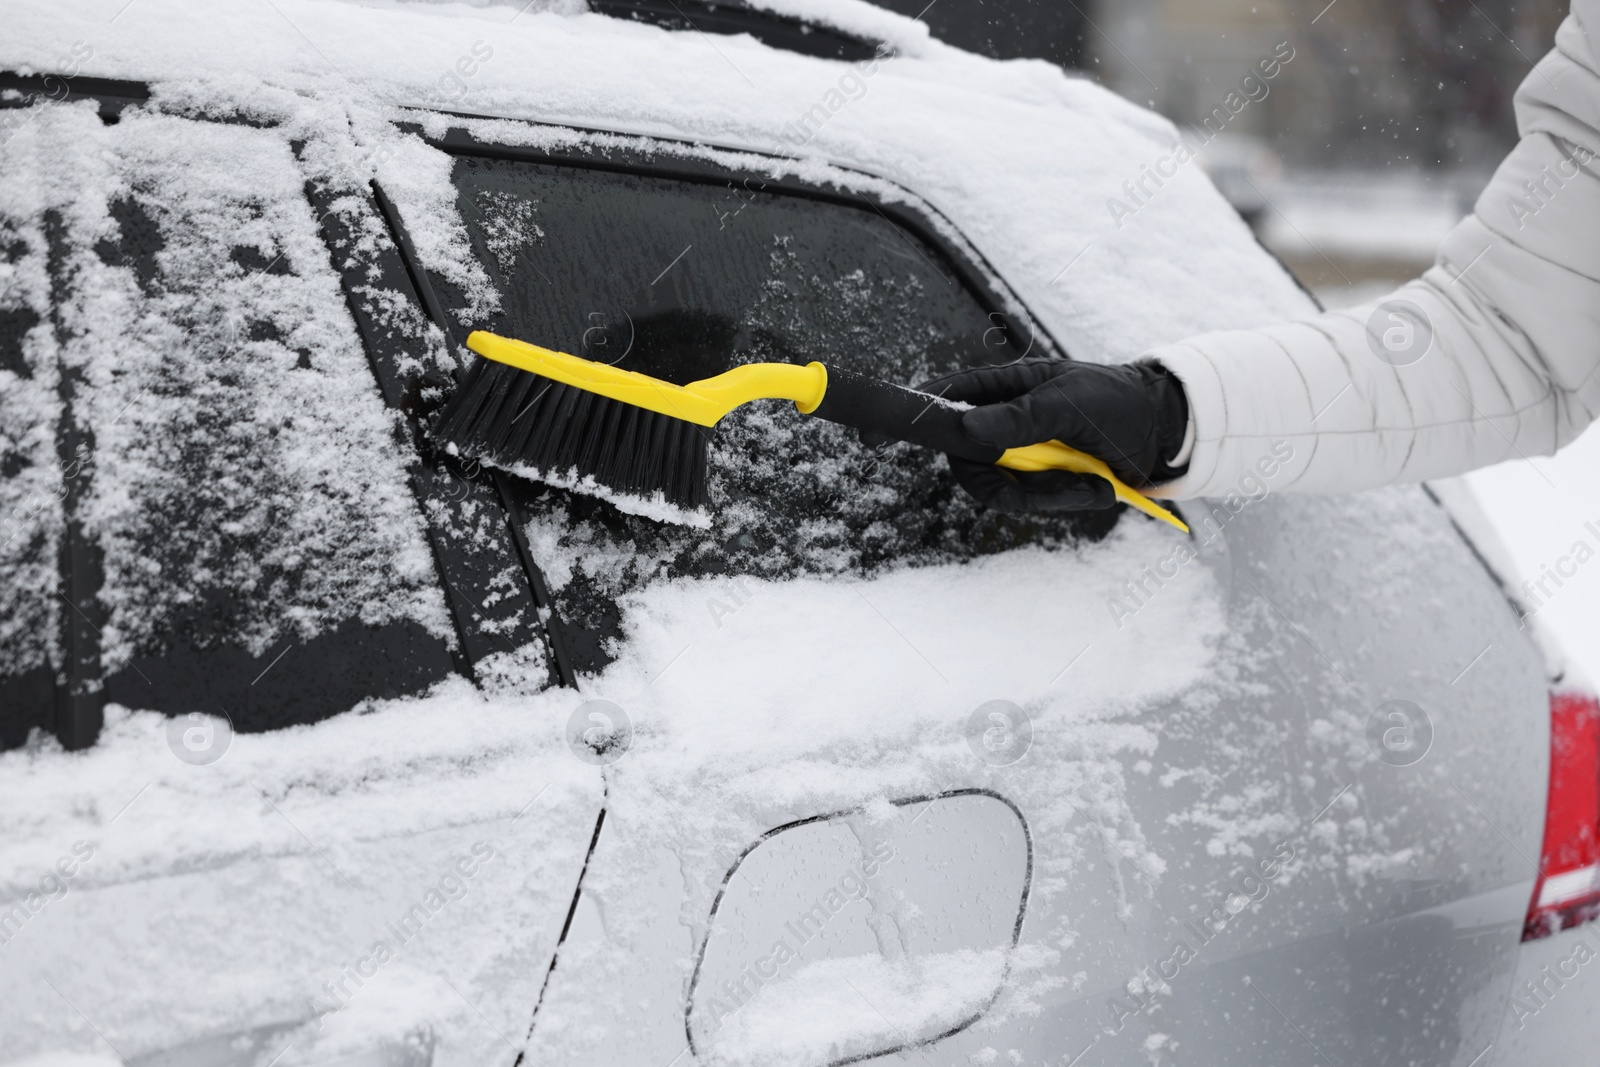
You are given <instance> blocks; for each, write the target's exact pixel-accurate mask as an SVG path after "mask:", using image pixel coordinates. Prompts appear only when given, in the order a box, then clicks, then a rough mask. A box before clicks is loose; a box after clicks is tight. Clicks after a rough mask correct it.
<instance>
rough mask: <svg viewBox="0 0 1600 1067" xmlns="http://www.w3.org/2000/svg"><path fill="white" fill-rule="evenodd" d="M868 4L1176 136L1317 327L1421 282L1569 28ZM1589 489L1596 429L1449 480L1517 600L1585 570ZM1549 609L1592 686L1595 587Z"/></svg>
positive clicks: (1554, 20)
mask: <svg viewBox="0 0 1600 1067" xmlns="http://www.w3.org/2000/svg"><path fill="white" fill-rule="evenodd" d="M875 2H876V3H879V4H881V5H882V6H885V7H889V8H892V9H894V10H896V11H899V12H902V13H904V14H907V15H913V16H920V17H921V18H922V19H923V20H924V21H926V22H927V23H928V24H929V26H930V28H931V29H932V31H933V33H934V35H935V36H938V37H941V38H943V39H945V40H948V41H950V42H951V43H954V44H958V45H960V46H961V47H963V48H967V49H969V50H972V51H977V52H983V53H986V54H988V55H990V56H994V57H996V58H1020V57H1029V58H1038V59H1046V60H1049V61H1051V62H1054V63H1058V64H1060V65H1062V66H1064V67H1067V68H1070V69H1073V70H1076V71H1079V72H1081V73H1082V74H1083V75H1084V76H1086V77H1090V78H1093V79H1095V80H1096V81H1098V82H1100V83H1101V84H1103V85H1105V86H1107V87H1108V88H1110V89H1113V90H1115V91H1116V92H1117V93H1119V94H1120V95H1122V96H1125V97H1127V98H1128V99H1130V100H1133V101H1135V102H1137V103H1141V104H1144V105H1145V106H1147V107H1150V108H1152V109H1154V110H1155V111H1158V112H1160V113H1161V114H1163V115H1165V116H1166V117H1167V118H1169V119H1171V120H1172V121H1173V122H1174V123H1175V124H1177V126H1178V127H1179V129H1180V130H1184V131H1186V133H1187V134H1189V135H1190V136H1191V137H1192V138H1193V141H1194V143H1196V144H1200V143H1204V144H1205V148H1204V151H1203V152H1202V154H1201V156H1200V159H1201V163H1202V165H1204V166H1205V167H1206V169H1207V170H1208V172H1209V173H1210V174H1211V176H1212V179H1213V181H1215V182H1216V184H1217V186H1218V188H1219V189H1221V190H1222V192H1223V193H1224V195H1226V196H1227V197H1228V198H1229V200H1231V201H1232V202H1233V204H1234V206H1235V207H1236V208H1238V209H1239V212H1240V214H1241V215H1243V216H1244V217H1245V218H1246V219H1247V220H1248V221H1249V222H1250V224H1251V226H1252V227H1253V228H1254V229H1255V231H1256V234H1257V236H1258V237H1259V238H1260V239H1261V241H1262V243H1263V244H1265V245H1266V246H1267V247H1268V248H1270V249H1271V250H1272V251H1273V252H1275V253H1276V254H1277V255H1278V257H1279V258H1280V259H1281V260H1282V261H1283V262H1284V264H1285V265H1286V266H1287V267H1288V268H1289V269H1290V270H1291V271H1293V272H1294V274H1295V275H1296V276H1297V277H1298V278H1299V279H1300V280H1301V282H1302V283H1303V284H1304V285H1305V286H1306V287H1307V288H1308V289H1310V290H1311V291H1312V292H1313V293H1314V294H1315V295H1316V296H1317V298H1318V299H1319V300H1321V301H1322V303H1323V305H1324V306H1325V307H1329V308H1338V307H1348V306H1350V305H1352V304H1358V303H1362V302H1364V301H1366V300H1369V299H1375V298H1377V297H1380V296H1382V295H1383V294H1384V293H1386V292H1388V291H1389V290H1390V289H1392V288H1394V287H1395V286H1396V285H1398V284H1400V283H1401V282H1404V281H1407V280H1409V279H1411V278H1414V277H1416V276H1417V275H1418V274H1420V273H1421V272H1422V271H1423V270H1424V269H1426V268H1427V267H1428V266H1429V265H1430V264H1431V263H1432V262H1433V253H1434V249H1435V248H1436V247H1437V245H1438V242H1439V240H1440V239H1441V238H1442V237H1443V236H1444V235H1445V233H1446V232H1447V231H1448V230H1449V229H1450V228H1451V227H1452V226H1454V225H1455V224H1456V222H1457V221H1459V220H1460V219H1461V218H1462V216H1464V215H1465V214H1467V213H1468V212H1469V211H1471V210H1472V204H1473V202H1474V201H1475V200H1476V199H1477V195H1478V193H1479V191H1480V190H1481V189H1482V188H1483V186H1484V184H1485V182H1486V181H1487V180H1488V177H1489V175H1490V173H1491V172H1492V171H1493V170H1494V168H1495V166H1496V165H1497V164H1498V163H1499V161H1500V160H1501V158H1502V157H1503V156H1504V155H1505V153H1506V152H1507V151H1508V150H1509V149H1510V148H1511V146H1512V145H1513V144H1515V143H1516V137H1517V135H1516V123H1515V116H1514V114H1513V111H1512V106H1511V98H1512V94H1513V93H1514V92H1515V91H1516V88H1517V86H1518V85H1519V84H1520V83H1521V82H1522V80H1523V78H1525V77H1526V76H1527V75H1528V72H1529V71H1530V70H1531V69H1532V67H1533V64H1534V63H1535V62H1537V61H1538V59H1539V58H1540V57H1541V56H1543V55H1544V54H1545V53H1546V52H1547V51H1549V50H1550V48H1551V46H1552V43H1553V41H1554V38H1555V32H1556V27H1557V26H1558V25H1559V24H1560V22H1561V20H1562V18H1564V17H1565V16H1566V14H1567V9H1568V0H1515V2H1513V0H1332V2H1331V3H1330V2H1329V0H1279V2H1274V0H934V2H933V3H932V4H928V2H927V0H875ZM1283 44H1286V45H1287V46H1288V47H1290V48H1292V49H1293V50H1294V52H1293V59H1292V60H1290V61H1289V62H1288V63H1286V64H1284V65H1283V66H1282V68H1281V70H1280V71H1279V72H1278V74H1277V76H1276V77H1274V78H1272V79H1271V81H1270V82H1267V83H1266V84H1265V86H1264V88H1265V89H1266V95H1265V96H1261V95H1260V93H1261V88H1262V87H1261V86H1253V87H1252V90H1251V91H1252V94H1253V95H1255V96H1259V97H1260V99H1252V100H1251V101H1250V102H1249V103H1248V104H1247V105H1246V106H1243V107H1242V108H1239V110H1238V112H1237V114H1231V113H1230V114H1229V115H1228V117H1227V121H1226V123H1225V124H1224V123H1220V122H1218V121H1216V120H1215V119H1213V121H1212V123H1211V126H1212V127H1213V129H1208V128H1207V125H1206V120H1207V118H1208V117H1211V116H1213V114H1214V109H1216V108H1218V107H1223V106H1225V100H1226V98H1227V97H1228V95H1229V94H1230V93H1240V94H1241V96H1242V95H1243V93H1241V85H1240V83H1241V80H1242V79H1243V78H1244V77H1245V76H1246V75H1248V74H1250V73H1252V72H1253V71H1254V70H1255V69H1256V65H1257V63H1258V62H1259V61H1260V60H1261V59H1262V58H1263V57H1270V56H1272V55H1273V54H1274V51H1275V50H1279V51H1280V52H1281V49H1280V45H1283ZM1235 103H1237V98H1236V101H1235ZM1230 112H1231V109H1230ZM1218 126H1221V127H1222V132H1221V134H1220V135H1216V134H1215V131H1214V128H1215V127H1218ZM1596 472H1600V428H1597V429H1592V430H1590V431H1589V432H1588V433H1587V434H1585V435H1584V436H1583V437H1581V438H1579V439H1578V441H1576V442H1574V443H1573V444H1571V445H1569V446H1568V447H1567V448H1566V449H1564V450H1563V451H1562V452H1561V453H1559V454H1558V455H1557V456H1555V457H1553V458H1547V457H1532V458H1529V457H1521V456H1519V457H1515V458H1513V459H1511V460H1510V461H1508V462H1505V463H1501V464H1499V465H1498V466H1495V467H1491V468H1489V469H1487V470H1484V471H1479V472H1476V473H1474V474H1471V475H1469V476H1467V477H1466V478H1465V479H1462V480H1459V481H1460V482H1462V483H1464V484H1465V486H1466V487H1467V488H1469V489H1470V490H1471V494H1472V495H1473V496H1475V497H1476V498H1477V501H1478V503H1479V504H1481V506H1482V510H1483V513H1484V518H1485V519H1486V521H1487V523H1488V524H1489V525H1490V526H1491V527H1492V528H1493V530H1494V531H1495V533H1496V534H1498V535H1499V538H1500V540H1501V541H1502V542H1503V547H1504V549H1505V552H1504V554H1503V555H1501V556H1500V557H1499V558H1498V559H1497V560H1496V564H1497V566H1498V568H1499V569H1501V570H1502V571H1505V572H1509V573H1506V574H1505V577H1506V578H1507V579H1508V580H1509V584H1510V585H1511V586H1512V587H1513V588H1517V587H1520V586H1521V584H1522V582H1523V581H1524V580H1526V579H1527V578H1529V577H1532V578H1539V577H1541V576H1546V575H1548V574H1549V573H1550V572H1551V571H1552V570H1554V569H1556V568H1557V566H1558V564H1559V563H1561V562H1562V561H1563V560H1567V561H1570V559H1571V558H1572V554H1573V553H1574V550H1575V549H1576V547H1577V546H1578V544H1579V543H1582V544H1584V545H1587V546H1588V548H1589V550H1590V551H1591V552H1595V551H1597V550H1600V533H1597V532H1596V531H1600V475H1597V474H1596ZM1452 481H1455V480H1452ZM1452 488H1453V487H1452V486H1450V485H1446V486H1444V487H1443V488H1442V491H1443V492H1445V493H1447V494H1449V493H1450V490H1451V489H1452ZM1374 535H1375V536H1382V531H1381V530H1380V531H1374ZM1563 569H1568V568H1563ZM1545 589H1546V591H1547V592H1552V593H1553V595H1549V596H1539V595H1535V597H1533V598H1530V599H1529V600H1527V601H1526V602H1525V607H1526V608H1530V609H1534V610H1533V614H1532V620H1533V625H1536V626H1539V627H1540V629H1542V630H1543V631H1545V632H1547V633H1550V634H1553V635H1554V636H1555V638H1556V639H1557V642H1558V643H1559V645H1560V646H1561V647H1562V648H1563V649H1564V650H1565V652H1566V654H1567V656H1568V657H1569V658H1568V661H1567V666H1568V667H1569V668H1570V669H1572V670H1573V671H1574V673H1576V674H1579V675H1586V676H1587V677H1588V678H1590V679H1591V680H1595V681H1600V567H1594V568H1579V569H1578V570H1577V573H1576V575H1575V576H1572V577H1570V578H1566V579H1564V580H1563V581H1561V582H1559V583H1556V584H1555V585H1552V584H1550V583H1549V582H1548V581H1547V583H1546V586H1545Z"/></svg>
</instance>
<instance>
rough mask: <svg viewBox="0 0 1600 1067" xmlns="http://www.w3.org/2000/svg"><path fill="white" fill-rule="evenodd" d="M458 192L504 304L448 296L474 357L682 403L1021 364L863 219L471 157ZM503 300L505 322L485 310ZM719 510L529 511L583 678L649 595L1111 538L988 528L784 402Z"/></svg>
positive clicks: (914, 258) (761, 197)
mask: <svg viewBox="0 0 1600 1067" xmlns="http://www.w3.org/2000/svg"><path fill="white" fill-rule="evenodd" d="M454 180H455V182H456V187H457V191H458V205H459V209H460V212H461V216H462V219H463V220H464V221H465V222H466V224H467V229H468V232H469V234H470V239H471V241H472V244H473V247H474V251H475V253H476V254H477V257H478V258H479V260H480V261H481V262H482V264H483V265H484V267H485V269H486V271H487V273H488V275H489V277H490V279H491V280H492V284H493V286H494V288H495V289H496V290H497V293H496V294H469V293H462V292H460V291H451V290H450V288H449V287H448V286H445V285H443V284H442V282H441V288H442V289H444V291H445V292H446V293H447V294H448V299H449V301H450V302H451V303H452V304H453V305H454V309H455V312H456V317H457V318H458V319H459V320H460V321H459V325H460V327H461V336H464V334H465V331H466V330H467V329H473V328H482V329H489V330H493V331H495V332H497V333H503V334H507V335H510V336H514V337H519V338H522V339H524V340H527V341H531V342H533V343H535V344H542V345H545V346H548V347H552V348H558V349H563V350H565V351H568V352H572V353H574V354H577V355H582V356H585V357H587V358H591V359H600V360H604V361H606V362H610V363H615V364H616V365H618V366H621V367H624V368H627V369H630V370H637V371H642V372H645V373H649V374H652V375H655V376H657V377H662V378H666V379H668V380H670V381H674V382H678V383H683V382H687V381H691V380H693V379H696V378H702V377H707V376H709V375H712V374H716V373H718V372H720V371H723V370H726V369H728V368H729V367H732V366H735V365H737V364H740V363H745V362H752V361H758V360H778V361H784V362H799V363H804V362H807V361H809V360H812V359H821V360H825V361H828V362H832V363H835V364H837V365H842V366H845V367H849V368H851V369H853V370H858V371H863V372H866V373H871V374H874V375H877V376H880V377H883V378H886V379H888V380H891V381H895V382H900V383H905V384H914V383H916V382H918V381H921V380H923V379H925V378H927V377H929V376H931V375H934V374H937V373H940V372H943V371H946V370H950V369H954V368H956V367H958V366H961V365H963V364H973V363H978V362H981V361H983V360H984V359H985V357H986V356H987V357H988V358H989V359H990V360H991V361H993V362H1004V361H1009V360H1010V359H1013V358H1015V357H1016V355H1018V354H1019V353H1017V352H1016V351H1015V350H1014V349H1011V348H1008V347H1006V346H1005V345H1004V344H1003V343H999V342H1001V341H1003V335H1002V334H1000V333H999V332H998V331H995V330H994V326H995V322H994V320H992V319H991V318H990V314H989V313H990V310H991V309H989V308H987V307H985V306H984V305H983V304H982V303H981V302H980V300H979V298H978V297H977V296H976V295H975V294H974V293H973V292H971V291H970V290H968V289H967V288H966V287H965V286H964V285H963V284H962V283H961V282H960V281H958V280H957V276H956V273H955V271H954V270H953V269H952V267H951V265H950V263H949V262H948V261H947V260H945V259H944V257H943V256H942V255H941V254H940V253H939V251H938V250H936V249H934V248H932V247H930V246H929V245H927V244H925V243H924V242H922V241H921V240H919V239H918V238H917V237H916V236H914V235H913V234H911V233H909V232H907V231H906V230H905V229H903V228H901V227H898V226H896V225H894V224H893V223H891V222H890V221H889V220H888V219H887V218H886V217H884V215H883V214H881V213H880V212H879V211H877V210H875V209H874V208H872V207H871V205H868V204H865V203H863V204H862V206H859V207H856V206H850V205H844V204H839V203H836V202H831V201H826V200H821V199H815V198H810V197H801V196H794V195H779V194H777V193H774V192H773V191H771V190H768V189H766V188H764V186H763V184H762V183H761V182H760V181H759V180H756V179H749V180H743V181H736V182H729V183H726V184H722V185H716V184H708V183H696V182H688V181H679V180H671V179H663V178H657V177H646V176H639V175H632V174H619V173H609V172H599V171H592V170H585V169H579V168H573V167H561V166H554V165H547V164H537V163H529V162H523V161H506V160H488V159H481V158H475V157H474V158H462V159H458V160H457V162H456V165H455V170H454ZM496 296H497V297H498V301H497V302H498V311H497V312H493V313H489V314H487V315H485V314H484V313H482V312H480V311H474V310H471V309H473V308H482V307H485V306H492V305H493V304H494V303H495V302H496V301H495V297H496ZM486 297H487V298H486ZM485 320H487V321H485ZM986 334H987V338H986ZM458 340H459V337H458ZM986 340H987V341H988V342H989V344H988V347H986V344H985V341H986ZM709 488H710V495H711V511H712V513H713V515H714V520H713V525H712V527H711V529H710V530H709V531H702V530H695V529H689V528H684V527H678V526H671V525H666V524H663V523H660V522H657V521H654V520H650V519H646V518H640V517H636V516H632V515H626V514H623V513H621V512H619V511H618V510H616V509H615V508H613V507H612V506H610V505H607V504H600V503H597V502H594V501H591V500H589V499H587V498H583V497H579V496H576V495H573V494H569V493H566V492H564V491H559V490H553V489H536V490H535V489H530V492H531V493H533V494H534V498H533V499H532V500H531V501H530V507H529V511H530V514H532V515H534V516H536V517H535V518H534V519H533V521H532V524H531V533H532V534H533V536H532V540H533V542H534V543H535V544H536V545H540V546H542V549H541V551H542V553H543V557H544V558H543V560H542V562H544V563H545V564H546V565H548V566H549V568H550V570H551V573H552V577H553V579H554V580H555V581H556V583H557V584H558V585H560V586H561V588H560V592H559V596H558V604H559V606H560V608H561V612H562V615H563V617H564V620H565V621H566V623H567V624H568V625H569V626H571V627H573V628H574V629H575V630H576V631H578V632H577V633H576V634H574V635H573V638H572V644H573V645H574V650H575V654H576V655H577V656H578V658H579V659H580V660H583V659H585V657H587V662H586V663H583V664H581V665H585V666H595V665H597V664H599V663H600V662H603V660H604V659H605V656H604V652H603V650H602V649H601V648H600V645H599V641H600V640H601V639H602V638H603V636H604V635H606V634H608V633H610V632H611V631H612V628H613V623H614V616H613V611H614V609H613V608H612V607H611V603H610V602H611V601H612V600H613V599H614V597H615V596H617V595H618V594H620V593H622V592H624V591H625V590H626V589H627V588H629V587H630V586H632V585H633V584H635V583H637V582H639V581H641V580H642V579H643V578H644V577H646V576H650V575H657V574H659V575H674V574H716V573H724V572H726V573H733V574H754V575H760V576H764V577H783V576H790V575H796V574H801V573H816V574H838V573H868V572H871V571H873V570H875V569H877V568H880V567H883V566H885V565H887V564H891V563H894V562H905V563H914V564H926V563H933V562H942V561H951V560H960V559H965V558H970V557H972V556H974V555H978V554H982V553H990V552H997V551H1003V550H1005V549H1007V548H1010V547H1013V546H1016V545H1019V544H1024V543H1044V544H1061V543H1065V542H1068V541H1070V540H1072V539H1074V538H1076V537H1079V536H1083V535H1084V534H1086V533H1090V534H1101V533H1103V532H1104V531H1105V530H1106V529H1108V528H1109V525H1110V523H1111V522H1113V521H1114V517H1113V516H1110V515H1102V516H1096V517H1093V518H1091V519H1088V520H1083V519H1076V520H1073V519H1066V518H1046V519H1012V518H1006V517H1004V516H999V515H994V514H991V513H988V512H984V511H982V510H980V509H979V508H977V507H976V505H974V504H973V503H972V501H971V500H969V499H968V498H967V497H966V496H965V495H964V494H963V493H962V492H961V490H960V489H959V488H957V487H956V486H955V485H954V483H953V482H952V481H951V479H950V477H949V475H948V472H947V471H946V470H945V468H944V465H943V462H942V460H940V459H938V458H937V457H935V456H932V455H930V454H928V453H926V452H923V451H921V450H918V449H915V448H912V447H910V446H907V445H894V446H890V447H887V448H884V449H881V450H873V449H869V448H867V447H865V446H864V445H862V444H861V443H860V441H859V440H858V439H857V437H856V435H855V434H854V433H853V432H850V431H848V430H845V429H844V428H842V427H838V426H833V425H830V424H827V423H824V422H821V421H816V420H808V419H806V418H804V417H802V416H799V415H798V414H796V412H795V411H794V408H793V406H792V405H789V404H786V403H782V402H769V403H765V404H756V405H752V406H749V407H746V408H743V409H740V410H738V411H736V412H734V413H733V414H732V415H730V416H729V417H728V418H726V419H724V420H723V422H722V423H721V424H720V426H719V427H718V429H717V431H716V437H715V443H714V444H713V445H712V448H711V470H710V487H709ZM585 649H587V652H585V651H584V650H585Z"/></svg>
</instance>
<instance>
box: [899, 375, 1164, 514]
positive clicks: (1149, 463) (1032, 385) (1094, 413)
mask: <svg viewBox="0 0 1600 1067" xmlns="http://www.w3.org/2000/svg"><path fill="white" fill-rule="evenodd" d="M917 388H918V389H920V390H922V391H923V392H926V393H933V394H935V395H938V396H942V397H944V398H945V399H947V400H957V401H963V402H965V403H969V404H973V405H975V406H974V407H973V409H972V410H971V411H968V412H967V413H966V414H965V415H963V416H962V418H961V422H962V425H963V426H964V427H965V428H966V431H967V432H968V433H969V434H971V435H972V436H973V438H975V439H976V440H979V441H982V442H984V443H985V444H988V445H993V446H995V447H998V448H1020V447H1022V446H1024V445H1032V444H1038V443H1039V442H1041V441H1049V440H1056V441H1060V442H1061V443H1062V444H1065V445H1071V446H1072V447H1073V448H1076V449H1078V450H1079V451H1082V452H1087V453H1089V454H1090V455H1091V456H1096V457H1098V458H1100V459H1102V460H1104V461H1105V463H1106V465H1107V466H1109V467H1110V468H1111V470H1112V472H1113V473H1115V474H1116V475H1117V477H1119V478H1121V479H1122V480H1123V481H1124V482H1126V483H1128V484H1129V485H1131V486H1134V487H1136V488H1145V487H1148V486H1151V485H1155V484H1157V483H1160V482H1165V481H1170V480H1171V479H1173V478H1176V477H1178V476H1179V475H1181V474H1182V473H1183V472H1184V470H1185V469H1187V464H1184V466H1183V467H1182V468H1173V467H1170V466H1168V465H1167V464H1168V461H1169V460H1170V459H1172V458H1173V457H1174V456H1176V455H1177V453H1178V452H1179V450H1180V449H1181V448H1182V447H1183V439H1184V433H1185V431H1186V430H1187V428H1188V423H1189V402H1188V399H1187V398H1186V397H1185V396H1184V394H1183V386H1182V384H1181V383H1180V382H1179V381H1178V379H1177V378H1174V377H1173V376H1172V375H1171V374H1169V373H1168V372H1167V370H1166V368H1164V367H1162V366H1160V365H1159V364H1156V363H1132V364H1126V365H1121V366H1101V365H1100V364H1097V363H1079V362H1077V361H1076V360H1065V359H1038V358H1035V359H1022V360H1018V361H1017V362H1015V363H1008V364H1005V365H1004V366H999V367H974V368H971V369H968V370H962V371H957V372H955V373H954V374H947V375H944V376H943V377H940V378H935V379H933V380H932V381H930V382H924V383H923V384H922V385H919V386H917ZM948 458H949V462H950V471H951V473H952V474H954V475H955V478H956V481H957V482H959V483H960V484H961V487H962V488H964V489H965V490H966V491H967V492H969V493H971V494H972V495H973V496H974V497H975V498H977V500H978V502H979V503H981V504H983V505H984V506H985V507H988V508H991V509H993V510H995V511H1002V512H1020V511H1072V510H1083V509H1099V508H1108V507H1111V506H1112V505H1113V504H1115V503H1116V497H1115V496H1114V495H1113V494H1112V491H1111V483H1110V482H1108V481H1106V480H1105V479H1104V478H1098V477H1095V476H1094V475H1092V474H1075V473H1073V472H1071V471H1060V470H1056V471H1038V472H1024V471H1012V470H1007V469H1006V468H1004V467H997V466H994V465H992V464H985V463H973V462H970V461H968V460H963V459H957V458H955V457H954V456H950V457H948Z"/></svg>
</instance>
